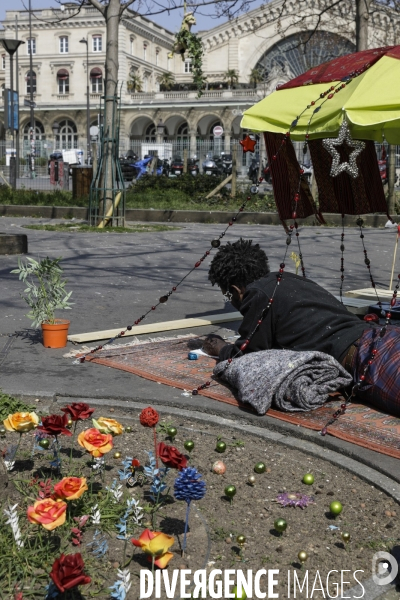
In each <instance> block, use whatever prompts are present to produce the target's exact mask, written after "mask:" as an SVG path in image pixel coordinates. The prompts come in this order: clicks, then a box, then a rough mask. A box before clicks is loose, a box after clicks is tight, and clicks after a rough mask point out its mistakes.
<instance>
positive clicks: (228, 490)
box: [224, 485, 236, 499]
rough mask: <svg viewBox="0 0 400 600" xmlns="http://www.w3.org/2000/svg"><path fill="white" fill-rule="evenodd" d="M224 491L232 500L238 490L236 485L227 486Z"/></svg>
mask: <svg viewBox="0 0 400 600" xmlns="http://www.w3.org/2000/svg"><path fill="white" fill-rule="evenodd" d="M224 491H225V496H226V497H227V498H229V499H232V498H233V496H234V495H235V494H236V488H235V486H234V485H227V486H226V488H225V490H224Z"/></svg>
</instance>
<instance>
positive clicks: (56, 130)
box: [51, 121, 60, 152]
mask: <svg viewBox="0 0 400 600" xmlns="http://www.w3.org/2000/svg"><path fill="white" fill-rule="evenodd" d="M51 129H52V131H53V135H54V149H53V152H55V151H56V143H57V135H58V133H59V131H60V126H59V124H58V123H57V122H56V121H54V123H53V125H52V126H51Z"/></svg>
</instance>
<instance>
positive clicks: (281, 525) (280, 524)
mask: <svg viewBox="0 0 400 600" xmlns="http://www.w3.org/2000/svg"><path fill="white" fill-rule="evenodd" d="M274 527H275V529H276V531H278V532H279V533H283V532H284V531H285V530H286V527H287V523H286V521H285V519H276V521H274Z"/></svg>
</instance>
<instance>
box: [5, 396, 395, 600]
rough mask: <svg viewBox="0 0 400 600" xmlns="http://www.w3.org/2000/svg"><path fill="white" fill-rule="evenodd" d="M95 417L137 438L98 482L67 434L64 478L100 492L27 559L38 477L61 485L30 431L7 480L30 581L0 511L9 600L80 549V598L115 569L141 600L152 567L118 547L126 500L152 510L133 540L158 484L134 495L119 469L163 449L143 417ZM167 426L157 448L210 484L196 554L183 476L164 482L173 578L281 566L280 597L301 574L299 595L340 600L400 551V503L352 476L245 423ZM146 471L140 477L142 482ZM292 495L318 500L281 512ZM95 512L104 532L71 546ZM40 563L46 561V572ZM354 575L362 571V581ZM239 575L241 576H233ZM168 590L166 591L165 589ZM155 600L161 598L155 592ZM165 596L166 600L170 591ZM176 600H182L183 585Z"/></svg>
mask: <svg viewBox="0 0 400 600" xmlns="http://www.w3.org/2000/svg"><path fill="white" fill-rule="evenodd" d="M57 412H58V411H57ZM93 416H94V417H95V418H96V419H97V418H98V417H100V416H107V417H111V418H114V419H117V420H118V421H120V422H121V423H123V424H124V426H130V427H131V428H132V431H131V432H129V433H124V434H123V435H120V436H116V437H115V438H114V449H113V450H112V451H111V452H109V454H108V455H106V468H105V471H104V476H103V478H102V477H101V476H100V475H96V476H93V469H92V468H91V463H90V460H89V459H90V457H89V455H88V454H87V453H85V452H84V450H83V449H82V448H81V447H80V446H78V444H77V442H76V441H75V442H74V444H73V458H72V464H71V467H69V458H70V447H71V439H72V438H68V437H66V436H60V441H61V444H62V446H63V448H62V450H61V456H62V462H63V466H62V475H63V476H67V475H71V476H72V475H73V476H85V477H87V478H88V481H89V480H91V481H92V485H91V484H90V483H89V490H88V492H86V493H85V494H84V496H82V499H81V501H80V503H79V502H78V503H77V504H76V506H75V508H74V511H75V512H73V511H72V509H71V510H70V513H71V514H70V515H69V516H68V519H67V523H66V524H65V525H63V526H61V527H59V528H58V529H57V530H55V532H54V533H53V534H51V535H49V536H47V535H42V537H41V542H40V543H41V544H42V546H43V548H44V545H46V544H47V550H44V549H43V548H42V546H40V548H39V546H37V548H36V550H35V552H31V553H30V554H29V552H30V550H29V548H28V546H29V544H30V546H32V544H34V543H35V544H38V543H39V542H38V541H37V539H36V541H35V542H33V540H34V538H35V537H36V538H37V535H38V533H37V532H38V528H37V527H36V526H34V525H32V524H30V523H29V522H28V521H27V519H26V508H27V506H28V505H30V504H32V503H33V501H34V500H35V499H36V498H37V494H38V492H39V491H40V489H41V488H40V487H39V482H40V481H42V482H44V481H46V480H48V479H52V483H51V484H50V485H52V484H54V483H56V481H57V480H58V479H60V477H59V476H58V475H57V473H56V471H55V469H51V468H50V466H49V465H50V461H51V459H52V458H53V457H52V456H51V455H49V451H39V450H38V449H36V450H35V452H34V454H33V455H32V447H33V441H34V440H33V435H32V434H31V433H30V434H24V435H23V437H22V443H21V446H20V449H19V451H18V456H17V459H16V463H15V467H14V470H13V471H11V472H10V478H11V479H12V480H13V481H14V482H15V484H16V486H17V489H18V490H19V492H20V494H21V496H20V499H19V509H18V510H19V516H20V519H19V520H20V526H21V530H22V535H23V537H24V539H25V541H26V544H25V549H23V550H21V552H25V551H26V552H27V553H28V554H27V556H28V561H25V563H26V564H25V566H24V577H23V578H22V579H21V576H20V572H21V571H19V572H18V568H20V567H18V560H19V558H18V555H19V554H21V553H19V552H17V550H16V548H15V544H14V542H13V538H12V534H11V529H10V527H9V526H8V525H6V524H5V520H4V518H3V516H4V515H2V520H1V522H0V543H1V544H2V547H3V548H4V547H7V548H12V551H11V550H10V552H9V554H10V556H9V557H8V558H7V557H6V558H5V559H3V560H2V566H1V567H0V581H1V583H0V590H1V591H2V594H4V596H3V597H4V598H13V595H12V594H13V591H14V589H15V586H16V584H18V585H20V587H21V589H22V588H25V589H28V588H29V597H35V598H36V597H37V598H43V597H44V586H45V585H47V583H48V581H49V579H48V573H49V572H50V570H51V565H52V563H53V562H54V560H55V558H57V556H59V554H60V553H61V551H62V552H64V553H73V552H77V551H78V552H81V553H82V556H83V559H84V561H85V565H86V572H87V573H88V574H89V575H90V576H91V577H92V584H91V585H90V586H88V585H85V586H81V587H80V591H81V594H82V597H83V598H91V597H96V598H100V599H103V598H104V599H105V598H110V591H109V590H108V587H109V586H111V585H112V584H113V583H114V582H115V581H116V579H117V569H118V568H123V567H125V568H128V569H129V571H130V573H131V581H132V587H131V589H130V591H129V593H128V595H127V598H128V599H132V600H136V599H137V598H139V576H140V571H141V570H142V569H147V568H151V565H149V563H148V562H147V561H146V557H145V555H144V554H143V552H142V551H141V550H140V549H139V548H135V547H134V546H133V545H132V544H131V543H130V541H128V542H127V543H126V544H125V542H124V541H123V540H120V539H117V534H118V531H117V528H116V524H117V523H118V522H119V520H120V518H121V516H122V515H123V513H124V511H125V509H126V500H127V499H128V498H131V497H134V498H135V499H137V500H139V503H140V505H141V506H142V507H143V508H144V509H145V514H144V518H143V520H142V526H141V527H136V528H135V527H134V524H133V522H132V519H131V518H128V537H129V540H130V538H132V537H134V538H138V537H139V536H140V534H141V532H142V531H143V529H145V528H146V526H149V527H151V521H152V518H151V506H152V502H151V500H150V498H149V483H148V482H144V483H143V485H140V484H139V483H138V484H136V485H135V486H134V487H131V488H129V487H127V485H126V481H120V479H119V474H118V471H120V470H121V469H122V470H123V467H121V460H122V459H124V458H126V456H129V457H132V458H136V459H138V460H139V461H140V463H141V465H146V461H147V460H148V455H147V453H146V451H148V450H153V451H154V445H153V433H152V430H151V429H150V428H148V427H143V426H141V425H140V423H139V412H137V413H135V412H130V413H129V414H128V413H124V412H122V411H117V410H115V411H114V410H113V409H109V410H103V409H101V408H97V409H96V411H95V413H94V415H93ZM171 425H173V426H175V427H176V429H177V434H176V437H175V439H174V441H173V442H172V441H171V440H170V439H168V436H167V435H166V428H167V427H168V426H171ZM88 427H91V422H90V421H83V422H80V423H79V425H78V428H77V432H76V434H78V433H79V432H80V431H82V430H83V429H86V428H88ZM158 429H159V432H158V434H157V437H158V441H164V442H165V443H167V444H170V445H173V446H175V447H176V448H177V449H178V450H179V451H181V452H182V453H184V454H186V455H187V456H189V466H194V467H196V469H197V470H198V471H199V473H201V475H202V478H203V479H204V481H205V482H206V486H207V492H206V495H205V496H204V498H203V499H202V500H199V501H196V502H193V503H192V507H191V511H190V521H189V531H188V537H187V551H186V552H185V553H184V555H183V556H182V552H181V550H182V543H183V532H184V523H185V513H186V503H185V502H183V501H176V500H175V499H174V496H173V490H174V480H175V479H176V477H177V475H178V472H177V471H176V470H174V469H171V470H170V471H169V472H168V474H167V476H166V483H167V488H169V494H167V496H166V498H165V502H164V503H163V504H162V507H161V508H160V510H159V511H158V512H157V513H156V517H155V519H154V529H155V530H157V531H163V532H164V533H167V534H168V535H171V536H174V538H175V543H174V545H173V546H172V548H171V551H172V553H173V558H172V560H171V561H170V563H169V565H168V567H167V571H168V572H170V573H171V572H172V571H173V570H174V569H191V570H192V572H193V571H195V570H198V569H206V570H207V573H208V574H210V573H211V571H213V570H215V569H219V570H222V572H224V570H227V569H231V570H233V571H238V570H242V571H243V572H245V573H247V571H248V570H252V571H253V576H254V575H255V573H256V572H257V571H259V570H260V569H265V570H272V569H276V570H279V574H278V575H275V579H276V580H277V582H278V583H277V584H276V587H274V590H273V591H274V592H278V593H279V598H288V597H289V593H288V577H289V576H290V587H291V593H290V597H294V596H293V581H294V578H295V573H296V577H297V579H298V580H299V581H300V582H303V580H304V578H305V575H306V573H307V571H308V591H307V590H306V586H305V587H304V588H303V592H300V591H299V588H297V595H296V597H298V598H307V597H312V598H317V599H319V598H324V597H329V596H328V593H327V591H328V592H329V593H330V594H331V596H332V597H334V596H335V589H336V587H335V584H336V583H338V584H339V592H340V585H341V579H343V581H344V582H348V583H344V584H343V591H344V593H345V594H346V591H347V590H348V589H350V588H351V587H353V586H354V585H356V584H357V580H356V579H355V577H356V578H357V579H358V580H359V581H361V582H362V581H365V580H366V579H369V578H370V577H371V575H372V571H371V564H372V557H373V555H374V554H375V553H376V552H377V551H379V550H383V551H389V550H391V549H392V548H393V547H394V546H396V545H398V544H399V540H400V526H399V518H398V517H399V515H400V509H399V506H398V505H397V503H396V502H395V501H394V500H393V499H392V498H390V497H389V496H388V495H386V494H385V493H383V492H381V491H379V490H378V489H377V488H375V487H374V486H372V485H369V484H367V483H366V482H364V481H362V480H361V479H360V478H359V477H357V476H353V475H351V474H349V473H348V472H347V471H345V470H344V469H340V468H338V467H336V466H333V465H331V464H330V463H328V462H327V461H324V460H322V459H320V458H315V457H311V456H308V455H307V454H305V453H302V452H300V451H299V450H296V449H292V450H288V449H287V448H286V447H283V446H281V445H279V444H275V443H272V442H266V441H265V440H262V439H259V438H257V437H254V436H252V435H249V434H247V433H246V430H245V427H244V428H243V431H242V432H241V433H240V435H238V432H237V431H234V430H230V429H229V428H226V427H220V428H219V427H216V426H213V425H207V424H204V425H203V424H199V423H198V422H195V423H191V422H190V420H187V419H184V418H180V419H176V418H170V417H168V416H166V417H161V419H160V422H159V425H158ZM18 437H19V436H18V434H13V433H11V434H10V433H7V436H6V438H2V439H1V440H0V441H1V447H2V448H5V447H6V446H9V445H10V444H15V443H17V442H18ZM75 440H76V438H75ZM188 440H191V441H193V442H194V449H193V451H192V452H191V453H190V454H189V453H188V452H187V451H186V450H185V448H184V442H185V441H188ZM221 440H222V441H224V442H225V443H226V450H225V451H224V452H222V453H219V452H217V450H216V444H217V441H221ZM116 451H118V452H120V453H121V458H114V454H115V452H116ZM217 460H221V461H223V463H224V464H225V466H226V472H225V473H224V474H223V475H218V474H216V473H214V472H212V466H213V464H214V463H215V461H217ZM260 462H262V463H264V464H265V472H263V473H256V472H255V470H254V468H255V466H256V464H257V463H260ZM138 473H140V469H139V470H138V471H136V474H135V475H136V476H137V475H138ZM306 473H311V474H312V475H313V476H314V483H313V484H312V485H306V484H305V483H303V482H302V479H303V476H304V475H305V474H306ZM251 475H253V476H254V478H255V482H254V485H252V484H251V483H250V482H249V481H248V478H249V476H251ZM138 479H140V477H138ZM114 480H115V482H116V483H115V484H114V485H119V484H122V488H121V489H122V491H123V496H122V497H121V499H120V500H119V502H114V499H113V496H112V495H110V492H109V491H107V489H106V488H107V487H109V486H111V485H112V483H113V481H114ZM229 485H233V486H235V488H236V495H235V496H234V497H233V499H232V501H231V500H230V499H229V498H227V497H226V494H225V488H226V487H227V486H229ZM91 488H92V489H91ZM285 493H286V494H287V495H288V497H287V496H284V497H283V499H284V500H286V502H290V501H293V502H296V501H298V500H304V498H303V497H299V496H297V497H296V496H293V497H292V494H300V495H301V496H304V495H306V496H307V497H309V498H311V499H312V500H309V501H308V502H307V501H305V502H304V503H305V504H308V505H307V506H306V507H305V508H300V507H291V506H283V505H281V504H280V503H279V502H277V497H278V495H280V494H283V495H285ZM333 501H339V502H340V503H341V504H342V506H343V510H342V512H341V514H340V515H338V516H336V517H335V516H334V515H332V514H331V512H330V509H329V507H330V504H331V503H332V502H333ZM95 504H98V506H99V507H100V510H101V513H102V518H101V519H100V523H99V524H97V525H95V524H93V523H92V522H91V520H89V521H88V524H87V525H86V526H85V527H84V528H83V534H82V539H81V543H80V545H74V544H73V543H72V537H73V536H72V534H71V527H73V526H74V522H73V516H76V517H78V516H80V515H82V514H92V513H91V511H92V509H93V506H94V505H95ZM2 509H3V507H2ZM146 511H147V512H146ZM107 515H108V516H107ZM277 519H284V520H285V521H286V523H287V529H286V531H285V532H284V533H282V534H281V533H279V532H278V531H277V530H276V527H275V526H274V523H275V521H276V520H277ZM96 529H97V530H98V531H99V532H100V531H101V533H102V535H104V537H105V539H106V540H107V544H108V551H107V552H106V554H105V556H104V557H103V558H96V557H95V556H93V554H92V552H91V550H92V549H93V548H92V547H90V546H87V544H88V543H91V542H92V541H93V535H94V532H95V530H96ZM343 533H348V534H350V542H348V543H346V542H344V541H343V539H342V534H343ZM241 535H242V536H245V541H244V543H242V544H239V543H238V539H237V538H238V536H241ZM239 541H242V542H243V539H242V540H240V538H239ZM50 550H51V551H50ZM300 551H305V552H306V553H307V560H306V562H305V564H304V566H303V567H302V566H301V564H300V561H299V558H298V553H299V552H300ZM35 556H36V558H35ZM15 557H17V558H15ZM39 559H40V561H41V564H40V565H39V564H37V561H38V560H39ZM35 561H36V562H35ZM30 562H32V564H31V565H30V564H29V563H30ZM332 570H336V571H338V573H335V572H334V573H331V574H330V576H329V580H328V586H327V576H328V574H329V572H330V571H332ZM356 571H358V572H357V573H356V574H355V572H356ZM341 572H343V573H341ZM354 574H355V576H354ZM318 575H319V577H320V579H319V578H318ZM234 578H235V576H234V575H232V576H231V579H234ZM267 580H268V578H267V577H263V578H262V579H261V590H262V591H267ZM163 589H164V588H163V587H162V591H163ZM312 590H314V591H313V594H312V595H311V592H312ZM7 594H9V595H7ZM150 597H151V598H155V595H154V594H153V595H152V596H150ZM161 597H166V596H165V594H164V593H162V596H161ZM175 597H176V598H178V597H180V596H179V588H177V592H176V594H175ZM207 597H210V596H209V595H208V596H207Z"/></svg>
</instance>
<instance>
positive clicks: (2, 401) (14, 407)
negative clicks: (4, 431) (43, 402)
mask: <svg viewBox="0 0 400 600" xmlns="http://www.w3.org/2000/svg"><path fill="white" fill-rule="evenodd" d="M35 409H36V406H33V405H31V404H26V403H25V402H23V401H22V400H18V398H14V397H13V396H9V395H8V394H5V393H4V392H2V391H1V390H0V421H4V419H6V418H7V417H8V415H12V414H14V413H16V412H31V411H33V410H35Z"/></svg>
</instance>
